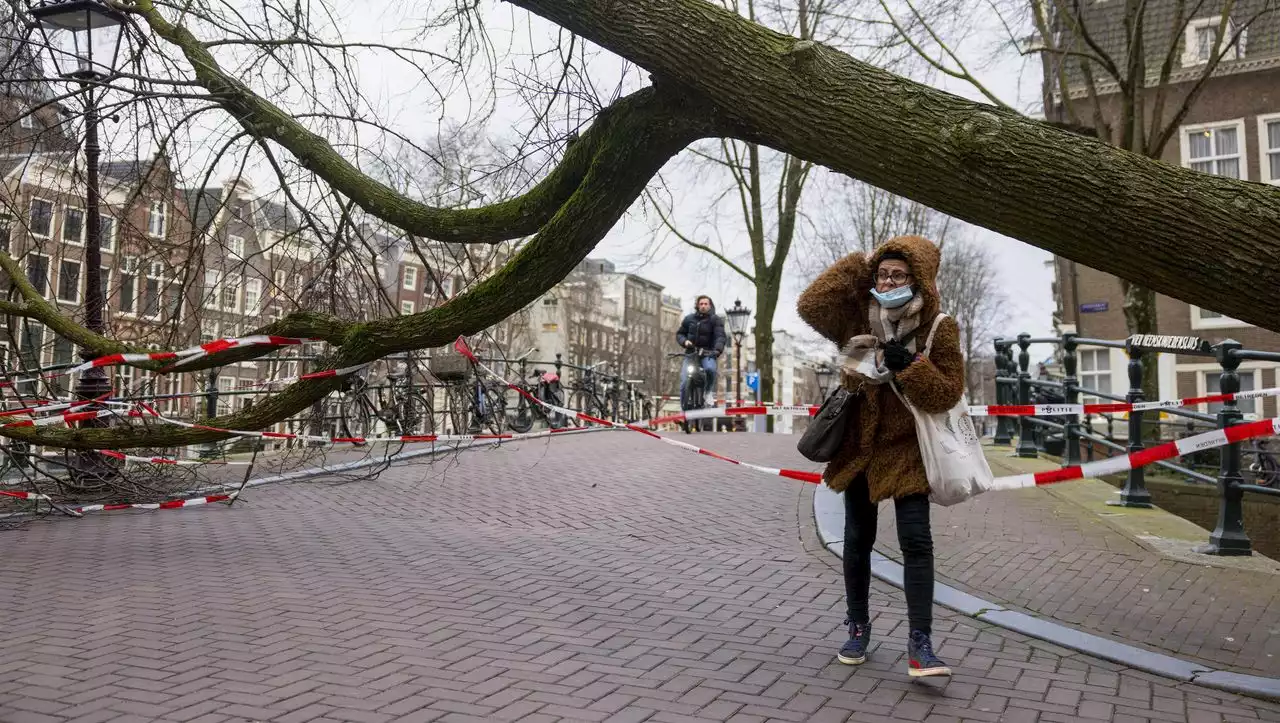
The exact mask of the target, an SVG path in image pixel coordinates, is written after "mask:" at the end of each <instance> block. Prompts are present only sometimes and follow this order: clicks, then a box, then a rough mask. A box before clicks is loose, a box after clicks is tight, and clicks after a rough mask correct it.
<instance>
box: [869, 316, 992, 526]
mask: <svg viewBox="0 0 1280 723" xmlns="http://www.w3.org/2000/svg"><path fill="white" fill-rule="evenodd" d="M944 316H946V314H938V315H937V316H936V317H934V319H933V326H932V327H931V328H930V329H929V338H928V340H927V341H926V342H925V345H924V356H925V358H928V357H929V352H930V351H932V350H933V335H934V333H936V332H937V331H938V323H939V322H941V321H942V317H944ZM889 386H891V387H892V388H893V391H894V393H895V394H897V395H898V399H901V400H902V403H903V405H905V406H906V408H907V409H908V410H910V411H911V416H912V417H914V418H915V421H916V436H917V437H918V438H919V439H920V458H921V459H923V460H924V473H925V477H926V479H928V480H929V501H931V502H933V503H934V504H937V505H942V506H944V507H949V506H951V505H955V504H959V503H961V502H964V501H965V500H967V499H969V498H970V497H973V496H974V495H977V494H981V493H983V492H985V491H987V490H988V489H990V488H991V484H992V481H993V479H994V476H993V475H992V474H991V467H990V466H989V465H988V464H987V458H986V456H984V455H983V454H982V440H981V439H979V437H978V431H977V429H975V428H974V426H973V419H972V418H970V417H969V403H968V400H967V399H965V397H964V395H961V397H960V401H958V402H956V405H955V406H954V407H952V408H951V409H950V410H949V411H946V412H943V413H941V414H925V413H924V412H922V411H920V410H919V409H917V408H916V406H915V405H914V404H912V403H911V402H909V401H907V398H906V397H905V396H904V395H903V394H902V392H901V391H899V389H898V385H897V384H895V383H893V382H890V383H889Z"/></svg>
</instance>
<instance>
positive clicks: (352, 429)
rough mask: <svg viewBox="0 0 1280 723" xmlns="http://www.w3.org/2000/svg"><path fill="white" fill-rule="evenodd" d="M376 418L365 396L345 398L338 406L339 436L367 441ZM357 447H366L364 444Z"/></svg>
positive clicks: (361, 443)
mask: <svg viewBox="0 0 1280 723" xmlns="http://www.w3.org/2000/svg"><path fill="white" fill-rule="evenodd" d="M374 416H375V415H374V410H373V407H372V406H371V405H370V404H369V400H368V399H366V398H365V397H364V395H358V396H350V397H344V398H343V400H342V403H341V404H339V406H338V436H339V437H345V438H347V439H351V438H357V437H358V438H360V439H367V438H368V437H369V430H370V428H371V427H372V426H373V418H374ZM357 446H364V443H363V442H360V443H358V445H357Z"/></svg>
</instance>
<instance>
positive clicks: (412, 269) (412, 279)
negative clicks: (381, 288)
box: [404, 266, 418, 291]
mask: <svg viewBox="0 0 1280 723" xmlns="http://www.w3.org/2000/svg"><path fill="white" fill-rule="evenodd" d="M404 288H406V289H408V290H409V291H417V290H418V267H416V266H406V267H404Z"/></svg>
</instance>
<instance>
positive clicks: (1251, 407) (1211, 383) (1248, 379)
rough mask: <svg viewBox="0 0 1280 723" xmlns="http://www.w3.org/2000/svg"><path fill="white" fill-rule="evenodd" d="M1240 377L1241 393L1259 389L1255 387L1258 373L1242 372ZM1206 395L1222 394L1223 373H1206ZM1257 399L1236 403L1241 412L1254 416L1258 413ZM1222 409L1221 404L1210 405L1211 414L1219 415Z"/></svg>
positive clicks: (1242, 400)
mask: <svg viewBox="0 0 1280 723" xmlns="http://www.w3.org/2000/svg"><path fill="white" fill-rule="evenodd" d="M1238 374H1239V375H1240V391H1242V392H1252V391H1253V390H1255V389H1257V387H1256V386H1254V380H1255V378H1256V376H1255V375H1256V372H1252V371H1247V370H1241V371H1239V372H1238ZM1204 393H1205V396H1210V395H1213V394H1221V393H1222V372H1205V373H1204ZM1257 402H1258V400H1256V399H1241V400H1238V401H1237V402H1236V404H1238V405H1239V406H1240V411H1241V412H1243V413H1245V414H1254V413H1256V412H1257V407H1256V405H1257ZM1221 409H1222V404H1221V403H1215V404H1210V405H1209V414H1217V413H1218V412H1219V411H1221Z"/></svg>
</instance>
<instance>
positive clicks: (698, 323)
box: [676, 304, 728, 355]
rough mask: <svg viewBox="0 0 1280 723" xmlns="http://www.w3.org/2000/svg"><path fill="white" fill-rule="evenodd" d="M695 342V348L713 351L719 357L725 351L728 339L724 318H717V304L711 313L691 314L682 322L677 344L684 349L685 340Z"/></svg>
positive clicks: (713, 305) (677, 334) (677, 333)
mask: <svg viewBox="0 0 1280 723" xmlns="http://www.w3.org/2000/svg"><path fill="white" fill-rule="evenodd" d="M686 339H687V340H689V341H692V342H693V346H694V348H697V349H711V350H713V351H715V353H716V355H719V354H720V353H722V352H723V351H724V345H725V342H726V341H728V337H726V336H725V333H724V317H721V316H716V307H715V304H712V305H711V313H710V314H707V315H706V316H703V315H701V314H699V313H698V312H696V311H695V312H694V313H692V314H689V315H688V316H686V317H685V318H684V321H682V322H680V331H678V332H676V343H677V344H679V345H680V348H681V349H683V348H684V342H685V340H686Z"/></svg>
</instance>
